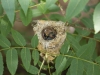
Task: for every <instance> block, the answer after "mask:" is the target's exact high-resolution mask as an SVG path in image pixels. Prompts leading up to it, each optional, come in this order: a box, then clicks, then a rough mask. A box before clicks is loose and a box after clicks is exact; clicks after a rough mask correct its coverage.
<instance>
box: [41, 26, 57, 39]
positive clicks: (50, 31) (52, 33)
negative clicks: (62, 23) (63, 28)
mask: <svg viewBox="0 0 100 75" xmlns="http://www.w3.org/2000/svg"><path fill="white" fill-rule="evenodd" d="M56 35H57V31H56V30H55V29H54V28H52V27H50V26H49V27H46V28H44V29H43V30H42V37H43V39H44V40H52V39H54V38H55V37H56Z"/></svg>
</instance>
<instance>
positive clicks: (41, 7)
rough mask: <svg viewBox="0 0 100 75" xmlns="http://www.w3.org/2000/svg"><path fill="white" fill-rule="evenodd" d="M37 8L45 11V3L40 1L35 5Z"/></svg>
mask: <svg viewBox="0 0 100 75" xmlns="http://www.w3.org/2000/svg"><path fill="white" fill-rule="evenodd" d="M37 8H38V9H39V11H40V12H41V13H42V14H45V13H46V11H47V9H46V7H45V4H44V3H43V2H41V3H40V4H39V5H38V6H37Z"/></svg>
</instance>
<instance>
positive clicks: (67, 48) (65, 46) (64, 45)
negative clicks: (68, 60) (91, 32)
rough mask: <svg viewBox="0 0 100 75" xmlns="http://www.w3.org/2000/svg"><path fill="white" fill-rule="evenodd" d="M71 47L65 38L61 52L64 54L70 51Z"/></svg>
mask: <svg viewBox="0 0 100 75" xmlns="http://www.w3.org/2000/svg"><path fill="white" fill-rule="evenodd" d="M69 48H70V45H69V43H68V42H67V41H66V40H65V42H64V44H63V45H62V47H61V49H60V52H61V53H62V54H67V53H68V51H69Z"/></svg>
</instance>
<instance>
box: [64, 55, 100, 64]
mask: <svg viewBox="0 0 100 75" xmlns="http://www.w3.org/2000/svg"><path fill="white" fill-rule="evenodd" d="M63 56H67V57H70V58H74V59H79V60H82V61H85V62H88V63H91V64H94V65H98V66H100V65H99V64H97V63H94V62H91V61H89V60H85V59H82V58H79V57H75V56H71V55H63Z"/></svg>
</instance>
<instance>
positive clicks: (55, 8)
mask: <svg viewBox="0 0 100 75" xmlns="http://www.w3.org/2000/svg"><path fill="white" fill-rule="evenodd" d="M48 10H49V12H57V11H59V10H60V8H59V7H58V6H57V5H56V4H52V5H51V6H49V7H48Z"/></svg>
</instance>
